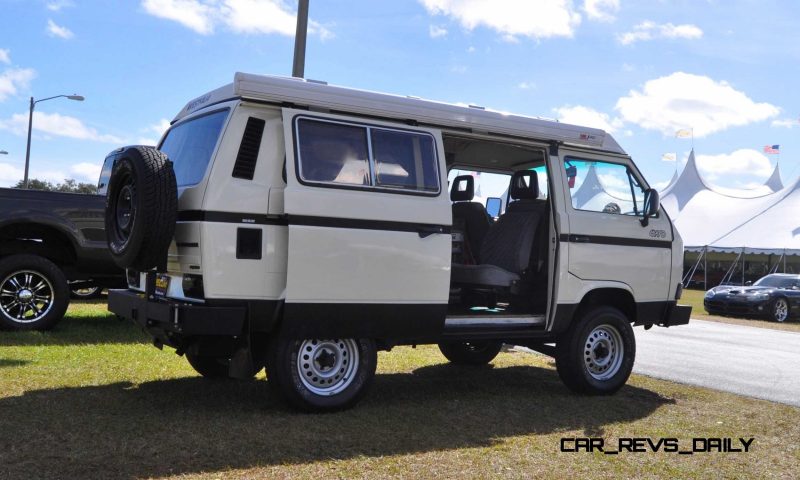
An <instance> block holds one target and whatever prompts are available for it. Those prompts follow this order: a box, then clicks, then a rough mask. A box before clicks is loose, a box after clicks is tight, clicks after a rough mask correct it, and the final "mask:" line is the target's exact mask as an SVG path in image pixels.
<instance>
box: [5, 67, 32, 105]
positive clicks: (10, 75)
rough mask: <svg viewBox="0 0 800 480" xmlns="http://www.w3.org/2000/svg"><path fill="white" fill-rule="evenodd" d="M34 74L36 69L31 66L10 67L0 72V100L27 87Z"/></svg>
mask: <svg viewBox="0 0 800 480" xmlns="http://www.w3.org/2000/svg"><path fill="white" fill-rule="evenodd" d="M35 76H36V71H35V70H33V69H32V68H10V69H8V70H6V71H4V72H3V73H0V102H2V101H3V100H5V99H6V98H8V97H9V96H11V95H16V94H17V92H18V91H19V90H24V89H26V88H28V85H29V84H30V82H31V80H33V78H34V77H35Z"/></svg>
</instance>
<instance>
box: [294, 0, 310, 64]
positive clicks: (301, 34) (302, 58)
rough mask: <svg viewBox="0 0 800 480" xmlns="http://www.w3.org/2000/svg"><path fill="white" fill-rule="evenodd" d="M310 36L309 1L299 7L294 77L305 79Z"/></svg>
mask: <svg viewBox="0 0 800 480" xmlns="http://www.w3.org/2000/svg"><path fill="white" fill-rule="evenodd" d="M307 34H308V0H299V1H298V5H297V30H296V31H295V34H294V62H293V63H292V76H293V77H297V78H303V77H304V76H305V70H306V35H307Z"/></svg>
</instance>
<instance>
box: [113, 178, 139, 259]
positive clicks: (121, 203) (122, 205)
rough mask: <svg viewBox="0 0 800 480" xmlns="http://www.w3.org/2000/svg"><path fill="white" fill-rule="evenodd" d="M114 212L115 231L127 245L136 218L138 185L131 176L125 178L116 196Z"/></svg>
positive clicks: (123, 243)
mask: <svg viewBox="0 0 800 480" xmlns="http://www.w3.org/2000/svg"><path fill="white" fill-rule="evenodd" d="M113 214H114V216H113V218H114V231H115V233H116V236H117V238H118V239H119V240H120V241H121V242H122V245H125V244H127V243H128V240H130V237H131V230H132V229H133V223H134V221H135V220H136V187H135V185H134V184H133V179H132V178H131V177H130V176H126V178H124V179H123V182H122V187H121V188H120V189H119V192H118V193H117V195H116V196H115V198H114V210H113Z"/></svg>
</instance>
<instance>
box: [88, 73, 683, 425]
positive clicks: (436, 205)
mask: <svg viewBox="0 0 800 480" xmlns="http://www.w3.org/2000/svg"><path fill="white" fill-rule="evenodd" d="M489 179H491V182H490V181H489ZM448 180H449V181H448ZM481 183H482V184H483V185H482V187H483V189H484V190H487V189H491V188H494V189H495V190H496V191H497V192H499V193H498V195H497V196H493V197H492V198H489V199H488V200H487V203H491V204H492V206H491V210H493V211H492V214H491V215H490V214H489V213H487V209H486V206H485V205H483V204H481V203H478V202H476V201H474V196H475V191H476V188H477V187H480V186H481V185H480V184H481ZM598 186H600V187H598ZM100 188H101V191H102V192H103V193H106V194H107V206H106V228H107V235H108V243H109V247H110V249H111V251H112V254H113V256H114V258H115V259H116V260H117V262H118V263H119V264H120V265H121V266H123V267H125V268H126V269H127V278H128V289H127V290H115V291H112V292H111V293H110V295H109V309H110V310H111V311H112V312H114V313H116V314H117V315H120V316H123V317H127V318H130V319H132V320H134V321H135V322H136V323H138V324H139V325H141V326H142V327H143V328H144V329H145V330H146V331H147V332H148V333H149V334H150V335H151V336H152V338H153V340H154V342H155V345H156V346H158V347H162V346H163V345H168V346H171V347H173V348H175V349H176V350H177V353H178V354H179V355H185V356H186V358H187V359H188V361H189V363H190V364H191V365H192V366H193V367H194V368H195V369H196V370H197V371H198V372H199V373H200V374H201V375H203V376H205V377H228V376H231V377H237V378H250V377H252V376H254V375H255V374H256V373H257V372H258V371H260V370H261V369H262V368H265V367H266V369H267V375H268V382H269V383H270V384H271V385H274V386H275V387H276V388H277V389H278V391H280V392H281V394H282V395H283V396H284V397H285V398H286V399H287V400H288V402H289V403H290V404H291V405H293V406H295V407H297V408H300V409H305V410H317V411H319V410H334V409H341V408H345V407H349V406H351V405H353V404H354V403H355V402H357V401H358V399H359V398H360V397H361V396H362V395H363V394H364V393H365V391H366V389H367V387H368V385H369V384H370V381H371V379H372V377H373V376H374V373H375V367H376V351H377V350H389V349H391V348H392V347H393V346H395V345H414V344H426V343H433V344H438V345H439V347H440V349H441V351H442V353H443V354H444V356H445V357H447V359H449V360H450V361H451V362H455V363H461V364H485V363H488V362H490V361H491V360H492V359H493V358H494V357H495V356H496V355H497V353H498V352H499V351H500V348H501V346H502V344H504V343H506V344H512V345H522V346H526V347H529V348H531V349H534V350H537V351H540V352H543V353H546V354H549V355H552V356H554V357H555V359H556V365H557V367H558V373H559V375H560V377H561V379H562V380H563V381H564V383H565V384H566V385H567V386H568V387H569V388H570V389H572V390H574V391H576V392H580V393H585V394H610V393H613V392H615V391H617V390H618V389H619V388H621V387H622V385H623V384H624V383H625V382H626V380H627V378H628V376H629V375H630V372H631V369H632V367H633V362H634V356H635V339H634V335H633V330H632V326H636V325H642V326H644V327H645V328H650V327H651V326H653V325H660V326H667V327H668V326H674V325H682V324H686V323H688V321H689V314H690V307H686V306H681V305H678V304H677V300H678V299H679V298H680V296H681V290H682V286H681V283H680V282H681V269H682V262H683V245H682V242H681V239H680V237H679V236H678V232H677V231H675V229H674V228H673V226H672V223H671V222H670V219H669V217H668V216H667V214H666V212H665V211H664V210H663V209H662V208H660V205H659V201H658V193H657V192H656V191H654V190H652V189H651V188H649V186H648V184H647V182H646V181H645V179H644V177H643V176H642V175H641V173H640V172H639V170H638V169H637V168H636V165H634V163H633V161H632V160H631V158H630V157H629V156H628V155H627V154H626V153H625V152H624V151H623V150H622V148H620V146H619V145H618V144H617V143H616V142H615V141H614V139H613V138H612V137H611V136H610V135H609V134H607V133H606V132H603V131H602V130H597V129H593V128H586V127H580V126H574V125H567V124H563V123H558V122H554V121H548V120H542V119H536V118H529V117H522V116H516V115H511V114H507V113H500V112H494V111H489V110H486V109H484V108H481V107H473V106H470V107H461V106H455V105H448V104H444V103H438V102H432V101H427V100H421V99H418V98H412V97H402V96H395V95H386V94H380V93H374V92H368V91H361V90H353V89H348V88H342V87H335V86H330V85H327V84H325V83H323V82H315V81H310V80H301V79H293V78H283V77H271V76H259V75H249V74H243V73H237V74H236V75H235V77H234V81H233V83H231V84H229V85H226V86H224V87H221V88H219V89H217V90H214V91H212V92H209V93H207V94H205V95H203V96H201V97H198V98H196V99H194V100H192V101H190V102H189V103H188V104H186V106H185V107H184V109H183V110H181V112H180V113H179V114H178V115H177V116H176V117H175V119H174V120H173V122H172V126H171V127H170V129H169V131H167V132H166V134H165V135H164V138H163V139H161V142H160V144H159V146H158V149H155V148H151V147H142V146H133V147H126V148H121V149H119V150H116V151H114V152H112V153H111V154H110V155H109V156H108V157H107V158H106V162H105V165H104V167H103V174H102V176H101V181H100ZM483 195H486V191H484V192H483Z"/></svg>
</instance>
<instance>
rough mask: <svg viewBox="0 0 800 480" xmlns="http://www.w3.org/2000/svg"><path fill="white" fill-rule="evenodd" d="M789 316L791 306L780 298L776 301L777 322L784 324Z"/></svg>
mask: <svg viewBox="0 0 800 480" xmlns="http://www.w3.org/2000/svg"><path fill="white" fill-rule="evenodd" d="M788 316H789V305H788V304H787V303H786V300H784V299H782V298H779V299H777V300H776V301H775V315H774V317H775V321H776V322H783V321H784V320H786V317H788Z"/></svg>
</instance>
